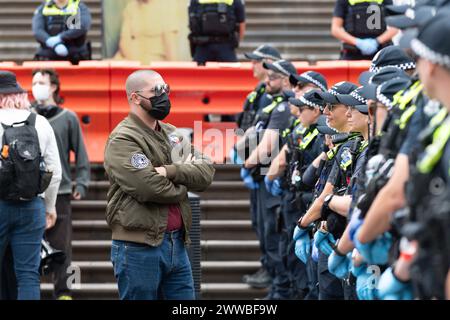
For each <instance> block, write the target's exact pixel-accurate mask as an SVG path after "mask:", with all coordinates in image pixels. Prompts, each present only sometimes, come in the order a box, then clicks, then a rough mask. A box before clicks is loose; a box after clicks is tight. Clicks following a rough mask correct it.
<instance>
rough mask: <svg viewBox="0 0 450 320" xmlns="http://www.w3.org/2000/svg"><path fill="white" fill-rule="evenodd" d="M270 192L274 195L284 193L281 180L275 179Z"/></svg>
mask: <svg viewBox="0 0 450 320" xmlns="http://www.w3.org/2000/svg"><path fill="white" fill-rule="evenodd" d="M270 193H271V194H272V195H273V196H274V197H278V196H281V195H282V194H283V189H281V180H280V179H275V180H274V181H273V184H272V188H271V189H270Z"/></svg>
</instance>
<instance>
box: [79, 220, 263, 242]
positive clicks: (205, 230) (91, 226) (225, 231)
mask: <svg viewBox="0 0 450 320" xmlns="http://www.w3.org/2000/svg"><path fill="white" fill-rule="evenodd" d="M72 226H73V239H74V240H89V241H91V240H110V239H111V229H110V228H109V226H108V225H107V223H106V221H104V220H75V221H73V222H72ZM200 226H201V238H202V239H203V240H221V239H241V240H257V238H256V234H255V232H254V231H253V230H252V227H251V222H250V220H204V221H200Z"/></svg>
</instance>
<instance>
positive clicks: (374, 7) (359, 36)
mask: <svg viewBox="0 0 450 320" xmlns="http://www.w3.org/2000/svg"><path fill="white" fill-rule="evenodd" d="M391 4H392V0H379V1H374V0H338V1H337V2H336V6H335V8H334V14H333V19H332V25H331V33H332V35H333V36H334V37H335V38H336V39H338V40H340V41H342V48H341V59H342V60H371V59H372V57H373V56H374V54H375V53H376V52H377V51H378V50H379V49H380V48H383V47H386V46H389V45H391V44H392V42H391V39H392V38H393V37H394V36H395V34H396V33H397V30H396V29H393V28H387V27H386V22H385V17H384V7H385V6H386V5H391Z"/></svg>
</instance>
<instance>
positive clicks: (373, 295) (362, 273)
mask: <svg viewBox="0 0 450 320" xmlns="http://www.w3.org/2000/svg"><path fill="white" fill-rule="evenodd" d="M352 273H353V275H354V276H355V277H356V294H357V295H358V299H359V300H376V299H377V297H378V289H377V287H376V282H375V276H374V274H372V273H371V272H369V271H368V270H367V264H365V263H363V264H361V265H360V266H359V267H355V266H354V265H352Z"/></svg>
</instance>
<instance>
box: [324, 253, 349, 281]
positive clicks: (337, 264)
mask: <svg viewBox="0 0 450 320" xmlns="http://www.w3.org/2000/svg"><path fill="white" fill-rule="evenodd" d="M351 263H352V253H351V252H350V253H349V254H348V255H346V256H340V255H338V254H337V253H336V252H334V251H333V252H332V253H331V255H330V256H329V257H328V270H329V271H330V273H332V274H334V275H335V276H336V277H338V278H339V279H345V278H346V277H347V276H348V273H349V272H350V267H351Z"/></svg>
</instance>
